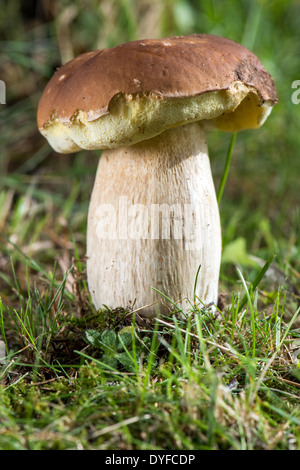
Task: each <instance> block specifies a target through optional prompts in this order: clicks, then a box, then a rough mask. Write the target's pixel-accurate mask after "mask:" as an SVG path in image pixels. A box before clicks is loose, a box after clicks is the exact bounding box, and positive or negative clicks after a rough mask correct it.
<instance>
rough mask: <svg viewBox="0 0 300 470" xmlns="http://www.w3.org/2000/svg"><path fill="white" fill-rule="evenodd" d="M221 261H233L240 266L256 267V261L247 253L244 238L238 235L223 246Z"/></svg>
mask: <svg viewBox="0 0 300 470" xmlns="http://www.w3.org/2000/svg"><path fill="white" fill-rule="evenodd" d="M222 263H233V264H237V265H241V266H249V267H252V266H253V267H257V266H258V263H257V261H255V260H254V259H252V258H251V256H249V255H248V253H247V248H246V240H245V238H242V237H238V238H236V240H233V241H232V242H231V243H228V245H226V246H225V247H224V250H223V253H222Z"/></svg>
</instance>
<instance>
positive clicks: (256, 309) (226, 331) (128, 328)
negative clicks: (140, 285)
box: [0, 0, 300, 450]
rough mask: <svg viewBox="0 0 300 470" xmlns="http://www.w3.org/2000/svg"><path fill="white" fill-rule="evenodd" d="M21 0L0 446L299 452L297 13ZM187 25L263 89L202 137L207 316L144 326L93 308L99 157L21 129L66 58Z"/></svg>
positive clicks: (8, 50) (258, 5)
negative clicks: (229, 50) (240, 59)
mask: <svg viewBox="0 0 300 470" xmlns="http://www.w3.org/2000/svg"><path fill="white" fill-rule="evenodd" d="M38 4H39V6H37V7H36V10H35V11H34V12H32V11H31V10H30V9H29V8H28V2H21V0H14V1H12V2H9V5H8V6H7V9H6V11H5V15H4V11H1V12H0V26H1V27H0V31H1V33H0V41H1V46H2V47H1V53H0V63H1V75H2V76H0V79H1V80H4V81H5V83H6V85H7V100H6V102H7V104H6V105H5V106H4V105H0V123H1V134H0V148H1V159H0V232H1V234H0V247H1V250H0V335H1V338H2V339H1V341H2V342H1V343H0V353H1V354H0V355H1V356H3V358H0V449H18V450H21V449H22V450H23V449H35V450H38V449H43V450H47V449H51V450H54V449H60V450H62V449H90V450H92V449H102V450H112V449H113V450H116V449H120V450H136V449H150V450H154V449H159V450H161V449H163V450H202V449H215V450H223V449H242V450H256V449H269V450H296V449H297V450H299V448H300V433H299V429H300V426H299V424H300V407H299V399H300V369H299V367H300V366H299V364H300V363H299V351H300V329H299V326H300V324H299V297H300V296H299V278H300V274H299V273H300V268H299V266H300V251H299V189H300V188H299V181H298V180H299V178H298V175H299V170H300V164H299V162H300V160H299V159H297V156H298V153H299V152H298V149H299V143H300V142H299V135H300V134H299V129H298V127H299V109H300V108H299V107H297V106H296V105H293V103H292V101H291V93H292V91H293V90H292V89H291V85H292V82H293V81H294V80H296V79H299V78H300V77H299V76H298V73H299V71H298V66H297V63H298V62H297V59H296V58H297V57H298V50H299V45H300V34H299V31H300V29H299V26H300V25H299V18H300V15H299V5H298V4H297V2H293V1H290V2H281V1H277V0H274V1H272V2H271V1H266V2H261V1H259V0H256V1H253V2H252V3H251V7H250V10H249V3H248V2H240V1H239V2H238V1H237V0H232V1H231V2H226V5H225V3H224V2H215V1H213V0H212V1H206V2H198V1H196V0H189V1H188V0H185V1H183V0H174V1H172V2H171V1H168V0H164V1H161V2H153V1H152V2H149V1H147V0H136V1H134V0H128V1H127V0H126V1H123V0H122V1H121V2H106V1H103V2H101V3H100V2H97V1H92V0H90V1H88V2H83V1H81V0H76V1H74V2H69V1H68V0H65V1H64V2H60V3H58V2H51V6H49V7H47V5H46V4H47V2H45V3H44V2H38ZM42 5H44V6H42ZM1 15H2V16H1ZM12 25H13V26H14V27H12ZM190 32H206V33H213V34H220V35H224V36H228V37H231V38H232V39H235V40H237V41H238V42H241V43H243V44H244V45H246V46H248V47H250V48H251V49H252V50H253V51H254V52H255V53H256V54H257V55H258V57H259V58H260V59H261V60H262V62H263V63H264V64H265V66H266V68H267V69H268V70H269V71H270V73H271V74H272V76H273V77H274V79H275V83H276V85H277V88H278V93H279V104H278V105H277V106H276V107H275V109H274V111H273V112H272V114H271V116H270V117H269V119H268V120H267V122H266V123H265V125H264V126H263V127H262V128H261V129H260V130H257V131H249V132H243V133H240V134H238V135H237V136H234V137H233V139H232V140H231V137H232V136H230V135H224V134H222V133H219V132H214V133H211V134H210V135H209V136H208V140H209V148H210V154H211V165H212V170H213V175H214V178H215V183H216V188H217V192H218V200H219V204H220V211H221V219H222V227H223V257H222V268H221V279H220V302H219V317H218V318H217V319H214V318H213V316H212V314H211V311H210V309H209V308H208V307H207V306H204V305H202V304H201V302H200V300H199V299H197V298H196V297H195V298H193V299H190V303H191V305H190V310H189V311H188V312H184V315H178V314H177V313H178V312H176V305H174V311H173V312H172V313H170V315H169V316H167V317H160V318H158V319H157V320H156V321H155V322H151V321H146V320H145V319H141V318H140V317H139V315H138V312H136V314H132V313H130V312H127V311H125V310H123V309H122V308H120V309H118V310H117V311H114V312H112V311H110V309H109V308H104V309H103V310H100V311H99V312H97V311H95V309H94V307H93V305H92V303H91V301H90V297H89V293H88V289H87V283H86V273H85V258H84V256H85V233H86V214H87V208H88V201H89V197H90V192H91V189H92V186H93V181H94V175H95V171H96V166H97V163H98V158H99V154H98V153H97V152H78V153H77V154H76V155H72V156H69V155H67V156H60V155H57V154H55V153H54V152H53V151H52V150H51V149H50V147H49V146H48V144H47V143H46V142H45V141H44V139H43V138H42V137H41V136H40V135H39V134H38V132H37V129H36V106H37V103H38V99H39V96H40V94H41V92H42V90H43V88H44V86H45V84H46V83H47V80H48V79H49V78H50V76H51V75H52V73H53V70H54V69H55V67H56V66H57V65H59V64H60V63H61V61H63V62H65V61H66V60H67V59H68V58H71V57H70V56H72V55H73V54H74V55H76V54H79V53H80V52H84V51H86V50H90V49H94V48H97V47H107V46H113V45H115V44H118V43H120V42H122V41H127V40H132V39H135V38H137V37H143V36H144V35H145V36H151V35H152V36H160V37H162V36H166V35H171V34H188V33H190ZM275 37H276V38H278V37H280V38H281V41H280V43H279V44H277V46H276V48H275V47H274V38H275ZM233 144H234V146H233ZM228 149H229V151H228ZM226 155H227V156H226ZM229 165H230V169H229ZM228 170H229V171H228ZM225 182H226V185H225ZM166 295H167V293H166ZM171 300H173V299H171ZM179 313H181V312H179Z"/></svg>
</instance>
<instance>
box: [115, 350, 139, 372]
mask: <svg viewBox="0 0 300 470" xmlns="http://www.w3.org/2000/svg"><path fill="white" fill-rule="evenodd" d="M117 359H118V361H119V362H120V363H121V364H122V366H123V367H124V368H125V369H126V370H127V371H129V372H134V371H135V367H134V363H133V360H132V359H131V357H130V356H129V355H128V354H127V353H126V352H124V353H120V354H118V355H117Z"/></svg>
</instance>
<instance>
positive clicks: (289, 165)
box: [0, 0, 300, 301]
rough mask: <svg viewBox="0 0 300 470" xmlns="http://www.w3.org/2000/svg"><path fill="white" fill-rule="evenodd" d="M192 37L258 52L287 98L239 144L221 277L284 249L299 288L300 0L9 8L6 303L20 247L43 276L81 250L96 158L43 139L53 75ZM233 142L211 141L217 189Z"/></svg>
mask: <svg viewBox="0 0 300 470" xmlns="http://www.w3.org/2000/svg"><path fill="white" fill-rule="evenodd" d="M190 33H209V34H216V35H221V36H226V37H228V38H231V39H233V40H235V41H237V42H239V43H241V44H243V45H244V46H246V47H248V48H250V49H251V50H252V51H253V52H254V53H255V54H256V55H257V56H258V57H259V59H260V60H261V62H262V63H263V65H264V66H265V68H266V69H267V70H268V71H269V72H270V74H271V75H272V76H273V78H274V81H275V84H276V86H277V89H278V95H279V104H278V105H276V106H275V108H274V110H273V111H272V113H271V115H270V117H269V119H268V120H267V121H266V123H265V125H264V126H263V127H262V128H261V129H259V130H255V131H253V130H251V131H244V132H242V133H240V134H238V137H237V141H236V145H235V148H234V153H233V161H232V165H231V169H230V173H229V179H228V182H227V186H226V188H225V192H224V194H223V199H222V201H221V206H220V210H221V219H222V227H223V247H224V253H225V255H226V256H225V257H224V263H223V267H222V280H223V282H224V283H225V284H226V283H227V282H229V283H231V282H232V279H233V277H234V276H235V274H234V270H233V269H232V266H231V264H230V263H232V264H233V263H234V261H235V260H234V258H235V257H237V261H238V262H240V263H241V264H244V265H245V267H246V269H248V268H249V269H251V262H250V261H249V259H248V257H247V256H246V255H247V254H252V255H255V256H258V257H260V258H261V259H265V260H266V259H267V257H268V256H270V254H272V253H274V252H276V253H277V255H278V258H277V259H278V262H279V264H280V267H281V269H283V271H285V267H288V269H289V274H291V273H292V274H293V276H295V280H296V281H297V282H298V281H299V261H300V255H299V201H300V182H299V174H300V158H299V156H300V155H299V153H300V152H299V147H300V126H299V116H300V104H299V105H295V104H293V103H292V99H291V98H292V93H293V91H295V90H293V89H292V83H293V82H294V81H295V80H300V66H299V65H300V64H299V51H300V2H299V1H298V0H290V1H287V0H254V1H249V0H247V1H246V0H229V1H226V2H223V1H214V0H207V1H200V0H102V1H101V0H74V1H70V0H61V1H58V0H51V1H50V0H40V1H33V0H6V1H5V0H1V1H0V41H1V47H0V80H3V81H4V82H5V84H6V104H1V105H0V129H1V132H0V232H1V233H2V234H4V236H5V237H7V238H9V239H10V242H8V241H7V238H2V239H0V244H1V245H2V246H1V250H0V270H1V273H2V276H1V279H0V293H1V292H2V295H4V296H5V297H6V299H7V301H9V299H10V296H11V293H10V291H9V290H7V285H8V284H9V282H8V278H9V276H10V274H9V273H11V266H10V255H11V254H14V256H16V257H17V256H18V249H16V246H17V247H18V248H19V249H21V250H22V251H23V252H24V253H25V254H26V255H27V256H29V257H34V258H35V259H38V260H39V262H40V263H43V265H44V266H45V267H46V268H45V269H47V266H48V264H49V266H52V264H53V259H56V258H59V266H60V268H61V270H62V272H63V270H64V269H65V268H67V267H69V265H70V263H71V259H72V256H73V252H74V242H75V243H76V247H77V250H78V251H79V254H80V255H81V256H83V255H84V253H85V230H86V215H87V208H88V201H89V197H90V193H91V190H92V186H93V181H94V175H95V171H96V166H97V163H98V159H99V152H86V151H82V152H78V153H77V154H74V155H59V154H57V153H55V152H54V151H53V150H52V149H51V148H50V147H49V145H48V143H47V142H46V141H45V139H44V138H43V137H42V136H41V135H40V134H39V132H38V130H37V126H36V109H37V104H38V100H39V98H40V96H41V93H42V91H43V89H44V87H45V85H46V83H47V81H48V80H49V79H50V77H51V76H52V74H53V72H54V71H55V69H56V68H57V67H58V66H60V65H61V64H62V63H65V62H66V61H68V60H70V59H72V58H73V57H74V56H76V55H78V54H80V53H83V52H86V51H89V50H92V49H98V48H103V47H112V46H115V45H117V44H119V43H122V42H126V41H130V40H134V39H138V38H150V37H157V38H158V37H164V36H168V35H175V34H180V35H185V34H190ZM230 139H231V136H230V134H224V133H221V132H219V131H214V132H211V133H210V134H209V136H208V143H209V150H210V156H211V165H212V171H213V176H214V180H215V185H216V188H218V185H219V182H220V178H221V176H222V172H223V169H224V165H225V159H226V153H227V148H228V146H229V143H230ZM237 241H242V243H237ZM11 242H12V243H13V244H14V245H12V243H11ZM228 247H229V248H231V249H227V250H226V248H228ZM19 269H20V271H21V270H22V267H21V266H19ZM49 269H50V270H51V269H52V268H51V267H49ZM286 269H287V268H286Z"/></svg>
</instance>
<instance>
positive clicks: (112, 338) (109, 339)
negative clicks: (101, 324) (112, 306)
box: [101, 330, 117, 351]
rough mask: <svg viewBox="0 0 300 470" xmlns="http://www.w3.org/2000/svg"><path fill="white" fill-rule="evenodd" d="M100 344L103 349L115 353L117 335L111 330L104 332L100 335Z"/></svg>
mask: <svg viewBox="0 0 300 470" xmlns="http://www.w3.org/2000/svg"><path fill="white" fill-rule="evenodd" d="M101 340H102V344H103V346H104V347H105V348H108V349H110V350H113V351H115V350H116V349H117V335H116V333H115V332H114V331H113V330H105V331H103V333H102V334H101Z"/></svg>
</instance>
